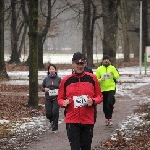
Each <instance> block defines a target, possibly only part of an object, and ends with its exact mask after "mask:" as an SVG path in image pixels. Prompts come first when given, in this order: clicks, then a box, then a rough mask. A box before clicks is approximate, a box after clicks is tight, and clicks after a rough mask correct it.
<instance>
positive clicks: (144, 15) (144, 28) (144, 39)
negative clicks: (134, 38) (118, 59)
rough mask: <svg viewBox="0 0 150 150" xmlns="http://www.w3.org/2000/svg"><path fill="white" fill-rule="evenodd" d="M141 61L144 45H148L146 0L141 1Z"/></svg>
mask: <svg viewBox="0 0 150 150" xmlns="http://www.w3.org/2000/svg"><path fill="white" fill-rule="evenodd" d="M142 4H143V7H142V8H143V9H142V32H143V33H142V61H144V53H145V46H149V44H150V43H149V42H148V2H147V0H143V1H142Z"/></svg>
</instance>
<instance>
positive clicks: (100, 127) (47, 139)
mask: <svg viewBox="0 0 150 150" xmlns="http://www.w3.org/2000/svg"><path fill="white" fill-rule="evenodd" d="M131 99H132V98H131V97H130V96H120V95H117V102H116V105H115V108H114V114H113V122H114V125H113V126H111V127H110V126H109V127H108V126H105V122H104V121H105V118H104V114H103V112H102V103H101V104H100V105H99V106H98V118H97V122H96V124H95V127H94V137H93V143H92V147H94V146H96V145H98V144H99V143H101V142H102V141H105V140H106V139H107V138H109V137H110V136H111V135H112V134H113V133H114V132H115V130H116V128H118V124H119V122H122V121H123V119H124V118H126V116H128V115H130V114H131V113H132V112H133V108H134V106H135V105H137V104H138V100H136V99H134V100H131ZM60 114H61V115H60V118H61V119H62V118H63V110H62V109H61V113H60ZM27 150H70V145H69V142H68V138H67V135H66V130H65V123H64V122H63V123H61V124H60V125H59V133H57V134H52V133H50V131H48V132H46V133H45V134H43V135H41V136H40V137H39V138H38V139H37V140H36V141H34V142H32V143H30V145H29V146H28V148H27Z"/></svg>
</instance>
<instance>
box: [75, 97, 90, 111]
mask: <svg viewBox="0 0 150 150" xmlns="http://www.w3.org/2000/svg"><path fill="white" fill-rule="evenodd" d="M87 99H88V98H87V95H80V96H73V100H74V108H77V107H83V106H85V105H87Z"/></svg>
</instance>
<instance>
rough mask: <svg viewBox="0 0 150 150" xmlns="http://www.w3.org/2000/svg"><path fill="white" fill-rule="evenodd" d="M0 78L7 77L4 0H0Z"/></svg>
mask: <svg viewBox="0 0 150 150" xmlns="http://www.w3.org/2000/svg"><path fill="white" fill-rule="evenodd" d="M0 16H1V17H0V79H3V78H8V74H7V72H6V67H5V62H4V0H1V1H0Z"/></svg>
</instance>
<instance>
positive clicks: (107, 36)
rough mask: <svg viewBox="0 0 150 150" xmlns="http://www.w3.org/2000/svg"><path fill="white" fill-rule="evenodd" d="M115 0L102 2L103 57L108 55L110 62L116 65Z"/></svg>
mask: <svg viewBox="0 0 150 150" xmlns="http://www.w3.org/2000/svg"><path fill="white" fill-rule="evenodd" d="M117 6H118V5H117V0H115V1H114V0H109V1H108V0H102V8H103V14H104V16H103V29H104V34H103V55H109V56H110V58H111V62H112V63H113V64H114V65H115V64H116V49H117V30H118V16H117Z"/></svg>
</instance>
